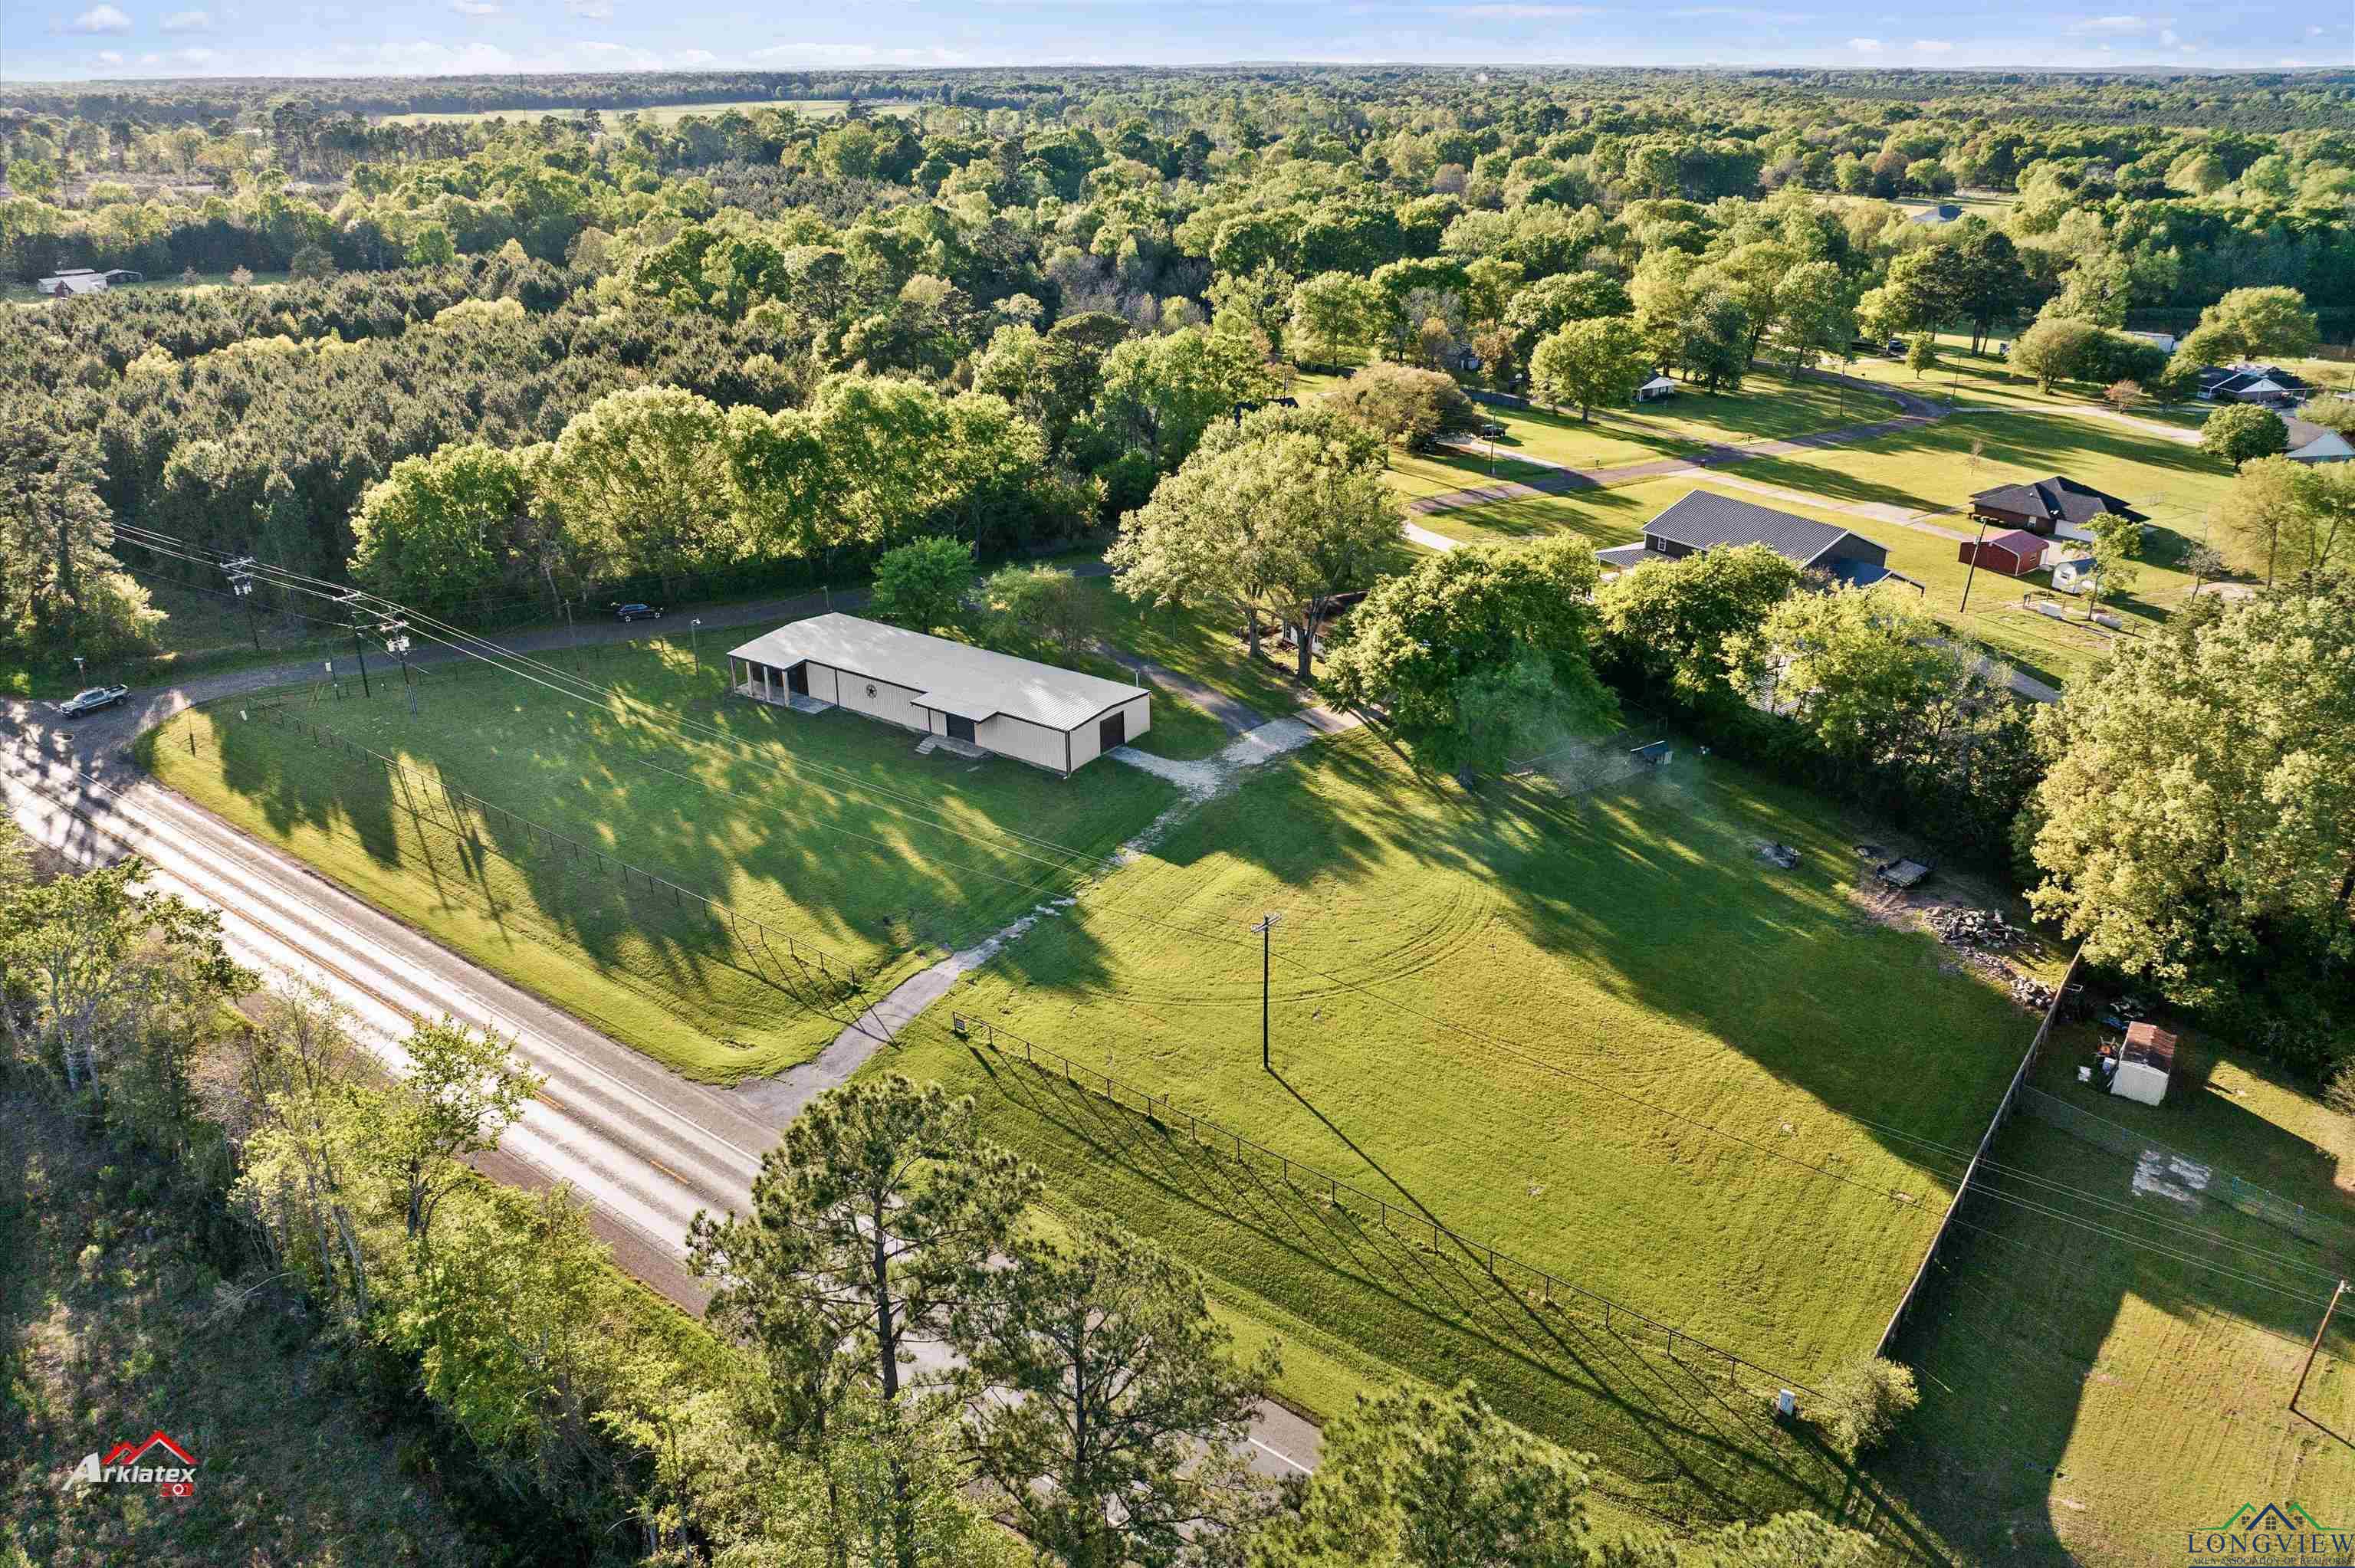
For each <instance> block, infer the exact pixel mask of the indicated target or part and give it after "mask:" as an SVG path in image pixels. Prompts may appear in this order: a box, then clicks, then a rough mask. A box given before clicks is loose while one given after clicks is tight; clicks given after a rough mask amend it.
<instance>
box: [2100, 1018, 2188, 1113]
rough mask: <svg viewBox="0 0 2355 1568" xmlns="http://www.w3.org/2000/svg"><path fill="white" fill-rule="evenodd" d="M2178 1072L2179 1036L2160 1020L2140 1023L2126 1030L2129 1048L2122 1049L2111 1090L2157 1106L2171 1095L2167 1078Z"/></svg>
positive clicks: (2115, 1093) (2111, 1081)
mask: <svg viewBox="0 0 2355 1568" xmlns="http://www.w3.org/2000/svg"><path fill="white" fill-rule="evenodd" d="M2174 1072H2175V1036H2174V1035H2172V1034H2169V1033H2168V1032H2167V1031H2166V1030H2164V1029H2161V1028H2160V1027H2159V1026H2158V1024H2156V1023H2137V1024H2133V1025H2131V1026H2129V1027H2128V1028H2127V1030H2126V1047H2125V1049H2123V1050H2121V1051H2120V1052H2119V1053H2118V1070H2117V1072H2116V1073H2115V1075H2113V1076H2112V1077H2111V1079H2110V1093H2112V1094H2114V1095H2124V1096H2125V1097H2126V1098H2128V1099H2130V1100H2140V1101H2141V1102H2142V1103H2143V1104H2145V1105H2147V1106H2155V1105H2157V1104H2158V1102H2159V1101H2161V1100H2163V1099H2165V1098H2167V1080H2168V1079H2169V1077H2170V1076H2171V1075H2173V1074H2174Z"/></svg>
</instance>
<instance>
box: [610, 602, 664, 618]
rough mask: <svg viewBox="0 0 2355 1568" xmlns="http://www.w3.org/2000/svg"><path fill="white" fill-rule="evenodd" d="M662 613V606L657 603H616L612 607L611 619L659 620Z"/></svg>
mask: <svg viewBox="0 0 2355 1568" xmlns="http://www.w3.org/2000/svg"><path fill="white" fill-rule="evenodd" d="M662 614H663V612H662V606H660V605H658V604H617V605H615V606H614V607H613V619H614V620H622V621H630V620H661V619H662Z"/></svg>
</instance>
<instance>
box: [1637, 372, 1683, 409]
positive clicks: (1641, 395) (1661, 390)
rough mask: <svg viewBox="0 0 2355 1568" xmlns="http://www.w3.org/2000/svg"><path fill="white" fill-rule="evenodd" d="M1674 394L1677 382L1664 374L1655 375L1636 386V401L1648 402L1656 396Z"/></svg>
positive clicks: (1673, 395) (1671, 395) (1672, 395)
mask: <svg viewBox="0 0 2355 1568" xmlns="http://www.w3.org/2000/svg"><path fill="white" fill-rule="evenodd" d="M1676 395H1677V384H1676V383H1675V382H1674V381H1671V380H1670V379H1668V377H1667V376H1653V377H1652V378H1651V379H1650V380H1649V381H1646V382H1645V383H1644V384H1643V385H1642V386H1641V387H1636V402H1638V403H1649V402H1652V401H1654V400H1655V399H1657V398H1661V397H1675V396H1676Z"/></svg>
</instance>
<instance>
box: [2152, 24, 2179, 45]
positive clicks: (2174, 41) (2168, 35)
mask: <svg viewBox="0 0 2355 1568" xmlns="http://www.w3.org/2000/svg"><path fill="white" fill-rule="evenodd" d="M2158 41H2159V42H2160V43H2162V44H2165V45H2166V46H2167V47H2168V48H2174V47H2175V46H2176V45H2178V44H2179V43H2181V42H2182V41H2183V39H2182V38H2181V37H2179V36H2178V35H2177V34H2176V31H2175V29H2174V28H2172V27H2161V28H2160V29H2159V30H2158Z"/></svg>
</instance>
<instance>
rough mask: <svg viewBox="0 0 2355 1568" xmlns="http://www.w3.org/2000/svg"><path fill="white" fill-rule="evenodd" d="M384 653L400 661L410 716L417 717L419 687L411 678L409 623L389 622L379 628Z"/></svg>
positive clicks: (401, 678) (402, 621)
mask: <svg viewBox="0 0 2355 1568" xmlns="http://www.w3.org/2000/svg"><path fill="white" fill-rule="evenodd" d="M377 633H378V635H379V636H381V637H382V638H383V639H384V651H385V652H388V653H389V654H391V655H392V656H393V657H394V658H396V659H398V660H400V683H401V685H402V686H403V687H405V688H406V689H407V691H408V693H409V716H410V717H411V718H415V717H416V716H417V687H416V685H415V684H414V683H412V682H411V681H410V678H409V622H408V621H406V620H388V621H386V622H385V623H384V624H383V625H381V626H379V627H378V628H377Z"/></svg>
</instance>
